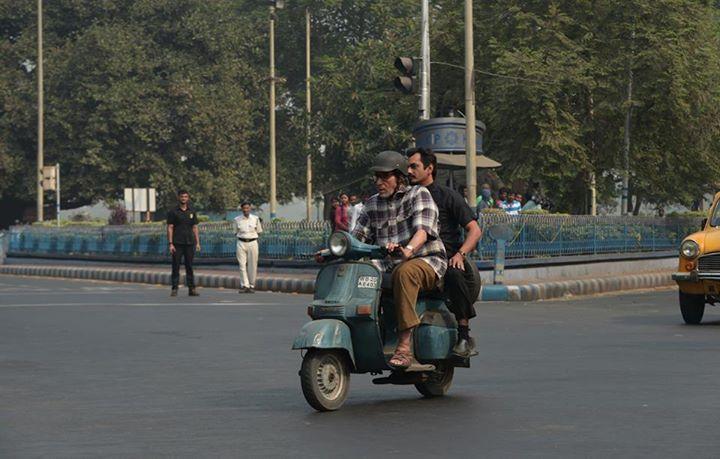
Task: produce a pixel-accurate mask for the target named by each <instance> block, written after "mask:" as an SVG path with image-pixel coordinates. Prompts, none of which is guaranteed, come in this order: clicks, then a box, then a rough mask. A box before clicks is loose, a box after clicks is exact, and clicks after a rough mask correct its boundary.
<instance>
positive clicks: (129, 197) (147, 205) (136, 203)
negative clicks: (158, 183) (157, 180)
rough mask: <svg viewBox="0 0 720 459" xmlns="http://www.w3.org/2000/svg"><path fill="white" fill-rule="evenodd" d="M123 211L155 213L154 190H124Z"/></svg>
mask: <svg viewBox="0 0 720 459" xmlns="http://www.w3.org/2000/svg"><path fill="white" fill-rule="evenodd" d="M124 198H125V199H124V201H125V210H127V211H129V212H155V211H156V207H155V198H156V196H155V188H125V190H124Z"/></svg>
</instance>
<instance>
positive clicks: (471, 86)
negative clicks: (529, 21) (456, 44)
mask: <svg viewBox="0 0 720 459" xmlns="http://www.w3.org/2000/svg"><path fill="white" fill-rule="evenodd" d="M476 148H477V144H476V142H475V57H474V55H473V11H472V0H465V181H466V185H467V199H468V202H469V203H470V205H474V204H475V195H476V193H477V168H476V155H477V152H476Z"/></svg>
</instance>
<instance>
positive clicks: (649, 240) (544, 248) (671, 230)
mask: <svg viewBox="0 0 720 459" xmlns="http://www.w3.org/2000/svg"><path fill="white" fill-rule="evenodd" d="M479 222H480V225H481V227H482V228H483V229H486V230H487V229H489V228H491V227H493V226H495V225H504V226H506V227H508V229H509V231H508V233H509V234H510V235H511V238H510V239H508V240H507V242H506V249H505V257H506V258H538V257H557V256H573V255H596V254H605V253H637V252H663V251H668V250H675V249H677V248H678V246H679V245H680V243H681V242H682V240H683V239H684V238H685V236H687V235H688V234H691V233H693V232H695V231H698V230H699V229H700V223H701V219H700V218H685V217H682V218H656V217H608V216H603V217H591V216H585V215H520V216H513V215H506V214H482V215H481V217H480V220H479ZM495 250H496V243H495V241H493V240H492V239H491V237H490V231H484V232H483V238H482V240H481V241H480V243H479V244H478V252H477V257H478V258H479V259H482V260H492V259H493V258H494V256H495Z"/></svg>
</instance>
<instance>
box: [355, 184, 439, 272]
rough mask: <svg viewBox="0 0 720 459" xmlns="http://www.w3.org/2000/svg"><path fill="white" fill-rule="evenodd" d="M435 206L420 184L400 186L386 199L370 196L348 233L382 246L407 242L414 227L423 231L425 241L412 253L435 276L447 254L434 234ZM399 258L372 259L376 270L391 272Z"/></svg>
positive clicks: (413, 231) (436, 228)
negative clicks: (425, 234) (432, 271)
mask: <svg viewBox="0 0 720 459" xmlns="http://www.w3.org/2000/svg"><path fill="white" fill-rule="evenodd" d="M438 213H439V212H438V208H437V206H436V205H435V201H433V198H432V196H431V195H430V192H429V191H428V190H427V188H425V187H424V186H419V185H416V186H411V187H401V188H400V189H399V190H398V191H397V192H396V193H395V194H394V195H393V196H391V197H390V198H388V199H385V198H381V197H380V196H379V195H377V194H376V195H374V196H372V197H371V198H370V199H369V200H368V201H367V203H365V207H364V208H363V209H362V211H360V214H359V215H358V219H357V223H356V225H355V227H354V228H353V231H352V234H353V236H355V237H356V238H358V239H359V240H361V241H363V242H367V243H368V244H376V245H379V246H381V247H384V246H385V244H387V243H388V242H394V243H396V244H400V245H402V246H405V245H407V244H408V243H409V242H410V239H412V237H413V235H415V233H416V232H418V230H425V232H426V233H427V241H426V242H425V243H424V244H423V245H422V246H421V247H420V248H419V249H418V250H417V252H416V253H415V254H413V256H412V258H420V259H421V260H422V261H424V262H426V263H427V264H429V265H430V267H431V268H432V269H433V270H434V271H435V273H436V274H437V276H438V279H440V278H442V276H443V275H444V274H445V271H446V270H447V256H446V255H445V247H444V246H443V243H442V241H441V240H440V236H439V235H438ZM401 261H402V260H401V259H399V258H392V259H389V258H386V259H384V260H372V262H373V264H374V265H375V266H377V267H378V269H380V271H383V272H384V271H392V269H393V268H394V267H395V266H396V265H398V264H399V263H400V262H401Z"/></svg>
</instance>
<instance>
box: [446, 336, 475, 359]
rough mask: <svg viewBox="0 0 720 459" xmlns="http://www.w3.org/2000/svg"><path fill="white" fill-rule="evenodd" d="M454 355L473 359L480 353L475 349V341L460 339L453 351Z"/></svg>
mask: <svg viewBox="0 0 720 459" xmlns="http://www.w3.org/2000/svg"><path fill="white" fill-rule="evenodd" d="M452 353H453V354H454V355H457V356H459V357H473V356H476V355H478V351H477V350H476V349H475V340H474V339H472V338H468V339H465V338H460V339H458V342H457V344H456V345H455V347H453V349H452Z"/></svg>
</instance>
